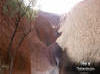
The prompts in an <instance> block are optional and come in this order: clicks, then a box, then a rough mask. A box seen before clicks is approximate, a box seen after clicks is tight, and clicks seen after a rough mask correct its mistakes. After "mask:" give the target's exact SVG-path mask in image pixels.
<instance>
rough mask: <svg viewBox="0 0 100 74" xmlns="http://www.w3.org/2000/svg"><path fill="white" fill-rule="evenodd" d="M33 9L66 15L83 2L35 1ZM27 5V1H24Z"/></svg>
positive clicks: (73, 0)
mask: <svg viewBox="0 0 100 74" xmlns="http://www.w3.org/2000/svg"><path fill="white" fill-rule="evenodd" d="M37 1H38V2H37V4H36V6H35V9H40V10H42V11H45V12H49V13H55V14H63V13H68V12H69V11H70V10H71V9H72V8H73V7H74V6H75V5H76V4H77V3H79V2H80V1H83V0H37ZM25 3H26V4H28V0H25Z"/></svg>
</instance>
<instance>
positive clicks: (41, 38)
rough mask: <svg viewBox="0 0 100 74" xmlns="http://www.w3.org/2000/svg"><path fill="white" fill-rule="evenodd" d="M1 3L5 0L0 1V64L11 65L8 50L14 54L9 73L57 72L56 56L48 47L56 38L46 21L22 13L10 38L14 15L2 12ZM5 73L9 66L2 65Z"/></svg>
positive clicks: (45, 73)
mask: <svg viewBox="0 0 100 74" xmlns="http://www.w3.org/2000/svg"><path fill="white" fill-rule="evenodd" d="M4 3H5V0H1V1H0V66H1V65H2V64H4V65H8V66H11V65H10V64H11V61H8V60H9V58H8V53H10V54H11V56H13V66H12V74H58V72H56V71H57V68H56V64H55V62H56V61H55V60H54V59H55V58H54V57H53V54H52V52H51V51H50V48H48V47H47V46H48V45H50V44H52V43H53V42H54V41H55V40H56V38H57V35H56V32H55V31H54V30H53V29H52V27H51V26H50V23H49V21H46V20H45V19H43V18H41V17H39V18H38V19H37V21H36V22H37V24H35V22H34V21H32V22H31V23H29V22H28V21H27V19H26V18H25V17H23V18H22V19H21V20H20V21H19V23H18V24H19V26H18V28H17V30H16V33H15V36H14V39H13V40H12V39H11V38H12V36H13V33H14V31H15V28H16V19H15V16H14V17H9V15H5V14H4V13H3V5H4ZM38 21H39V22H38ZM45 21H46V22H45ZM11 40H12V44H11V48H10V50H8V48H9V44H10V42H11ZM55 72H56V73H55ZM0 73H1V72H0ZM8 73H9V69H5V70H4V73H3V74H8Z"/></svg>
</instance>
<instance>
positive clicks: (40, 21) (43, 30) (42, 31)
mask: <svg viewBox="0 0 100 74" xmlns="http://www.w3.org/2000/svg"><path fill="white" fill-rule="evenodd" d="M52 16H53V14H50V13H45V12H42V11H41V12H39V14H38V17H37V18H36V21H35V28H36V31H37V35H38V37H39V38H40V40H41V41H43V42H44V43H45V44H46V45H47V46H49V45H50V44H52V43H53V42H55V40H56V38H57V37H58V35H57V30H56V28H53V27H52V26H53V25H54V26H56V27H58V23H56V22H54V21H52V20H53V19H55V20H57V19H59V17H58V16H56V15H55V16H54V17H58V18H54V17H52ZM50 17H51V18H50ZM51 19H52V20H51ZM58 22H59V20H58Z"/></svg>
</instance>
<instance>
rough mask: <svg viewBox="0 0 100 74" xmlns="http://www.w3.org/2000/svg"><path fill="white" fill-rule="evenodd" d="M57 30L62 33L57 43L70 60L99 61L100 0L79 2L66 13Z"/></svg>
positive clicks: (75, 61)
mask: <svg viewBox="0 0 100 74" xmlns="http://www.w3.org/2000/svg"><path fill="white" fill-rule="evenodd" d="M59 31H60V32H62V35H61V36H60V37H59V38H58V39H57V43H58V44H59V45H60V47H61V48H62V49H63V50H64V51H66V55H67V56H68V58H69V59H70V61H72V62H74V63H80V62H90V63H94V64H95V65H96V64H99V63H100V0H85V1H83V2H81V3H79V4H78V5H77V6H76V7H74V8H73V9H72V11H71V12H69V13H68V14H67V19H66V20H65V21H64V25H63V26H62V28H60V30H59ZM66 60H67V59H66ZM65 64H67V62H65Z"/></svg>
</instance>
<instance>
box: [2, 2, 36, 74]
mask: <svg viewBox="0 0 100 74" xmlns="http://www.w3.org/2000/svg"><path fill="white" fill-rule="evenodd" d="M24 1H25V0H6V2H5V4H4V5H3V13H4V14H5V15H7V16H8V17H10V18H15V30H14V32H13V34H12V37H11V40H10V43H9V47H8V49H7V50H8V58H9V61H10V64H9V74H12V69H13V63H14V59H15V55H16V53H15V54H14V55H12V53H11V48H12V44H13V40H14V37H15V35H16V31H17V29H18V27H19V25H20V22H21V19H22V18H23V17H24V18H26V19H27V20H28V22H29V23H30V24H31V21H32V20H33V19H34V18H35V17H36V13H37V11H35V10H33V9H32V7H33V6H34V5H35V2H36V1H35V0H28V1H29V3H28V5H27V6H25V4H24ZM10 25H11V24H10ZM30 32H31V29H30V30H29V32H27V33H25V34H24V36H23V37H22V39H21V40H20V42H19V44H18V46H17V47H16V50H15V52H16V51H17V49H18V48H19V47H20V45H21V43H22V42H23V40H24V38H25V36H27V35H28V34H29V33H30Z"/></svg>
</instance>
